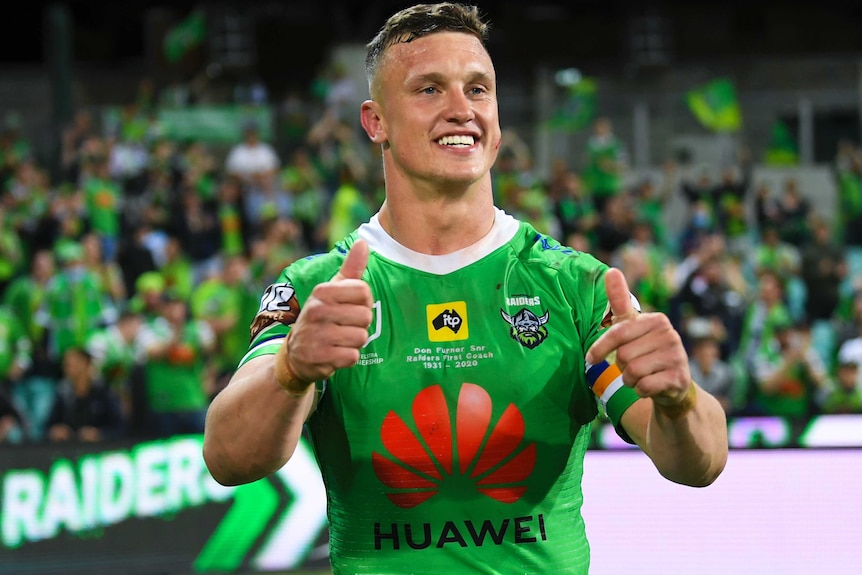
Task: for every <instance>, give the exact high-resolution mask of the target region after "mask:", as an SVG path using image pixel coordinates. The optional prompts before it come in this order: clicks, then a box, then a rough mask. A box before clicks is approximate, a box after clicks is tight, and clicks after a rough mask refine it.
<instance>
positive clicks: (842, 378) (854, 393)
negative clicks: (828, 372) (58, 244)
mask: <svg viewBox="0 0 862 575" xmlns="http://www.w3.org/2000/svg"><path fill="white" fill-rule="evenodd" d="M835 379H836V386H835V389H833V390H831V391H830V392H829V395H827V396H826V400H825V401H824V402H823V413H862V389H860V388H859V384H858V382H859V364H858V363H857V362H856V360H855V359H849V358H848V359H840V358H839V361H838V368H837V369H836V373H835Z"/></svg>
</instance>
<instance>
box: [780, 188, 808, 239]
mask: <svg viewBox="0 0 862 575" xmlns="http://www.w3.org/2000/svg"><path fill="white" fill-rule="evenodd" d="M810 215H811V205H810V204H809V203H808V200H807V199H805V198H804V197H802V192H801V191H800V190H799V181H798V180H797V179H796V178H795V177H788V178H787V179H785V180H784V188H783V190H782V193H781V197H780V198H779V200H778V219H779V224H778V225H779V228H778V233H779V236H780V237H781V241H782V242H786V243H788V244H790V245H792V246H795V247H796V248H798V249H800V248H802V246H804V245H805V244H806V243H807V242H808V240H809V234H808V231H809V225H808V218H809V216H810Z"/></svg>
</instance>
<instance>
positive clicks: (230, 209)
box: [217, 176, 252, 256]
mask: <svg viewBox="0 0 862 575" xmlns="http://www.w3.org/2000/svg"><path fill="white" fill-rule="evenodd" d="M217 210H218V219H219V224H220V226H221V238H222V245H221V251H222V253H223V254H224V255H226V256H237V255H241V254H247V253H248V250H249V241H250V238H251V236H252V225H251V222H250V221H249V218H248V215H247V213H246V208H245V202H244V200H243V188H242V184H240V182H239V180H238V179H236V178H233V177H230V176H228V177H225V178H222V179H221V181H220V182H219V184H218V208H217Z"/></svg>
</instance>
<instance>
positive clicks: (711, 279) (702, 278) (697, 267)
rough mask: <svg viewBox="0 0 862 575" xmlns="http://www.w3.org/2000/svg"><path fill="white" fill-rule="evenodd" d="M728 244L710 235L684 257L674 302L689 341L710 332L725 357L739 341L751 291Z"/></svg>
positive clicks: (677, 321) (678, 321)
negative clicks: (727, 246)
mask: <svg viewBox="0 0 862 575" xmlns="http://www.w3.org/2000/svg"><path fill="white" fill-rule="evenodd" d="M724 246H725V243H724V238H723V237H722V236H720V235H714V236H709V237H708V238H706V239H705V240H704V241H703V242H702V243H701V245H700V247H699V248H698V250H697V251H696V252H694V253H693V254H691V255H690V256H689V257H687V258H686V259H685V260H683V262H682V263H681V264H680V265H679V266H678V267H677V277H678V278H679V279H678V280H677V281H678V282H679V285H680V287H679V290H678V291H677V293H676V294H675V295H674V296H673V297H672V299H671V302H670V305H671V307H672V312H671V317H672V318H673V319H674V323H675V324H676V325H678V326H679V328H678V329H679V330H680V333H681V334H682V335H683V337H684V338H685V339H686V343H690V342H691V341H692V340H693V339H694V338H695V337H698V336H704V335H707V333H708V335H710V336H712V337H713V338H714V339H715V340H716V341H718V342H719V345H720V347H721V354H720V355H721V357H722V359H727V358H728V357H729V356H730V355H732V354H733V352H734V351H735V350H736V349H737V347H738V344H739V338H740V333H741V331H742V324H743V317H744V314H745V302H746V301H747V298H748V293H747V285H746V284H745V282H744V280H743V279H742V275H741V272H740V271H739V268H738V266H737V264H736V262H735V261H734V260H733V259H731V258H729V257H727V256H726V255H725V253H724ZM704 326H706V327H705V328H704Z"/></svg>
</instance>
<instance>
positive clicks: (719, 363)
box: [689, 333, 736, 414]
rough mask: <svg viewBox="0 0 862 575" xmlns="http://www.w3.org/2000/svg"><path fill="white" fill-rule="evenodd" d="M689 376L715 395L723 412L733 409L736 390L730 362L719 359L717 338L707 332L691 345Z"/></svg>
mask: <svg viewBox="0 0 862 575" xmlns="http://www.w3.org/2000/svg"><path fill="white" fill-rule="evenodd" d="M689 368H690V369H691V378H692V379H693V380H694V381H696V382H698V384H699V385H700V386H701V387H703V388H704V389H705V390H707V391H708V392H709V393H711V394H712V395H714V396H715V398H716V399H717V400H718V402H719V403H720V404H721V406H722V407H723V408H724V411H725V413H728V414H730V413H731V412H732V411H733V410H734V402H735V397H734V393H735V392H736V389H735V386H734V373H733V369H732V368H731V366H730V364H729V363H727V362H725V361H723V360H722V359H721V349H720V347H719V342H718V340H716V339H715V337H714V336H712V335H711V334H709V333H707V334H706V335H703V336H700V337H696V338H695V339H694V342H693V343H692V345H691V360H690V362H689Z"/></svg>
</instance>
